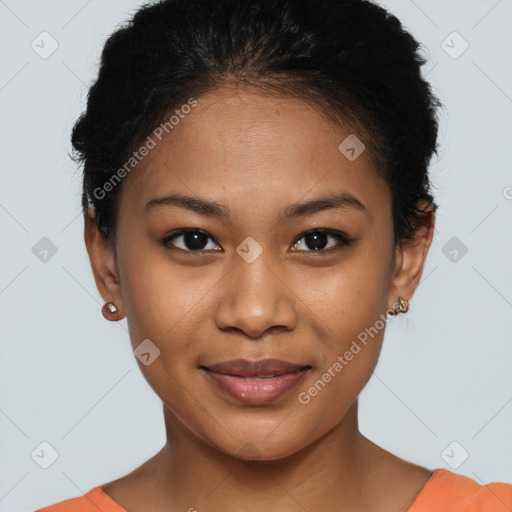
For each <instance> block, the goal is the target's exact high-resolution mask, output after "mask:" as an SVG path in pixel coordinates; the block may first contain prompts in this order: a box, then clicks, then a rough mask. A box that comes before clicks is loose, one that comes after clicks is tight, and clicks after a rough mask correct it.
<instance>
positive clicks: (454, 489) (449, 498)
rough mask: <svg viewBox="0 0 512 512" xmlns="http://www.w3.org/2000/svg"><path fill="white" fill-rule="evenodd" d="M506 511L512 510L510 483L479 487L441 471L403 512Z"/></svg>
mask: <svg viewBox="0 0 512 512" xmlns="http://www.w3.org/2000/svg"><path fill="white" fill-rule="evenodd" d="M433 510H442V511H443V512H509V511H510V510H512V484H508V483H505V482H491V483H489V484H485V485H484V484H480V483H479V482H477V481H476V480H473V479H472V478H469V477H468V476H465V475H459V474H457V473H453V472H452V471H449V470H447V469H444V468H438V469H435V470H434V471H433V473H432V477H431V478H430V480H429V481H428V482H427V483H426V484H425V487H424V488H423V489H422V491H421V492H420V493H419V495H418V496H417V498H416V500H415V501H414V502H413V504H412V506H411V507H410V508H409V509H408V511H407V512H432V511H433Z"/></svg>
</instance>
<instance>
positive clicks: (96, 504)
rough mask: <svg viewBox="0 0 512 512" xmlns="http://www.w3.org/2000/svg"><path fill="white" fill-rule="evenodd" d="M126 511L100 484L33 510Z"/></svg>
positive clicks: (41, 511)
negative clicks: (75, 495)
mask: <svg viewBox="0 0 512 512" xmlns="http://www.w3.org/2000/svg"><path fill="white" fill-rule="evenodd" d="M98 510H101V512H126V510H125V509H124V508H122V507H121V505H119V504H118V503H116V502H115V501H114V500H113V499H112V498H110V497H109V496H108V495H107V494H105V493H104V492H103V489H102V486H101V485H98V486H97V487H94V488H92V489H91V490H90V491H89V492H87V493H85V494H84V495H83V496H79V497H77V498H70V499H67V500H64V501H59V502H58V503H54V504H53V505H48V506H46V507H44V508H40V509H38V510H36V511H35V512H98Z"/></svg>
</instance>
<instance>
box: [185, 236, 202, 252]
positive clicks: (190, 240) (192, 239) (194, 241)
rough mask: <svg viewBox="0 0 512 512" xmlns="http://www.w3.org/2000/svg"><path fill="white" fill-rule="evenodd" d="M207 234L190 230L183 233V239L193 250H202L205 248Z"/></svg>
mask: <svg viewBox="0 0 512 512" xmlns="http://www.w3.org/2000/svg"><path fill="white" fill-rule="evenodd" d="M206 239H207V236H206V235H204V234H203V233H197V232H188V233H185V234H184V235H183V241H184V243H185V245H186V247H187V248H188V249H190V250H191V251H200V250H201V249H204V246H205V243H206Z"/></svg>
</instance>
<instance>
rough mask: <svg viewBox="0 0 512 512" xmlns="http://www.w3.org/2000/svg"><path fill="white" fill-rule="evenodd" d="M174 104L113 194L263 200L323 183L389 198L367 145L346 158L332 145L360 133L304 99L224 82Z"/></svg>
mask: <svg viewBox="0 0 512 512" xmlns="http://www.w3.org/2000/svg"><path fill="white" fill-rule="evenodd" d="M177 110H179V111H180V112H179V114H180V115H179V116H175V119H174V123H175V124H174V125H173V127H172V129H168V130H167V131H168V133H167V131H164V132H163V135H161V136H160V138H161V140H160V138H159V137H155V136H154V135H153V136H152V138H153V140H154V142H155V145H154V147H153V148H152V149H151V150H150V151H149V153H148V154H147V156H145V157H144V158H143V159H142V160H141V162H140V163H139V164H138V165H137V167H136V168H135V169H134V171H133V172H132V174H130V175H129V176H128V178H127V179H126V181H127V183H125V184H124V185H123V189H126V190H124V191H123V194H122V198H121V202H123V200H128V201H130V204H131V205H132V206H134V202H135V203H138V202H139V203H141V202H145V201H148V200H150V199H151V198H152V197H153V196H155V195H161V194H162V193H165V192H167V193H170V192H173V191H179V192H182V193H185V194H187V195H191V192H193V194H194V195H198V196H202V197H206V198H211V199H213V198H215V199H216V200H219V202H220V199H222V200H223V201H222V202H232V201H235V202H236V200H237V199H242V198H244V199H245V200H248V199H250V202H251V203H252V204H255V203H257V202H266V203H268V201H269V198H268V195H269V194H272V195H273V196H274V197H275V198H276V200H279V199H280V198H281V199H283V200H284V199H285V198H288V199H289V200H290V202H294V201H296V200H298V199H299V198H301V197H303V196H307V195H308V194H309V195H315V193H316V192H318V193H320V192H323V193H325V192H326V191H328V192H333V191H351V192H352V193H353V194H354V195H356V196H357V195H358V196H359V198H360V199H361V200H362V202H365V203H368V202H371V203H373V204H375V205H376V206H379V201H380V202H382V203H383V204H382V206H386V203H387V202H388V201H389V199H390V198H389V191H388V189H387V186H385V183H384V182H383V181H382V180H381V178H380V177H379V176H378V174H377V173H376V172H375V168H374V166H373V163H372V160H371V158H370V155H369V154H368V151H366V150H364V151H362V153H360V155H359V156H358V157H357V158H356V159H353V160H351V159H349V158H347V156H346V154H345V153H343V152H342V151H340V144H342V143H343V141H345V140H346V139H347V137H348V138H349V139H348V140H349V141H350V140H352V139H351V137H354V136H356V137H357V139H359V140H361V142H363V143H364V135H363V134H362V133H357V134H356V133H353V132H352V131H351V130H350V128H348V127H345V126H343V125H341V124H335V123H333V122H332V121H330V120H329V119H327V118H326V116H325V115H323V114H322V113H321V112H320V111H319V110H318V108H317V107H315V106H314V105H312V104H311V103H308V102H306V101H302V100H299V99H296V98H292V97H283V96H277V95H275V94H268V95H265V94H262V93H261V92H260V91H254V90H250V89H249V90H248V89H244V88H242V89H241V88H233V87H224V88H219V89H217V90H215V91H212V92H210V93H208V94H205V95H204V96H201V97H200V98H197V105H196V106H195V107H193V108H191V109H189V108H187V109H183V110H180V108H179V107H178V109H177ZM185 112H187V113H185ZM160 131H162V130H160ZM343 147H344V146H343ZM360 149H361V148H356V150H360ZM233 193H234V194H235V195H233ZM317 195H318V194H317ZM123 196H124V199H123ZM139 206H143V205H139Z"/></svg>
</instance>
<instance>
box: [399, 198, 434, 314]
mask: <svg viewBox="0 0 512 512" xmlns="http://www.w3.org/2000/svg"><path fill="white" fill-rule="evenodd" d="M420 209H423V210H424V212H425V213H424V214H423V215H424V216H423V218H422V219H421V220H420V221H419V222H420V223H419V224H418V226H417V228H416V230H415V232H414V234H413V235H412V237H411V238H409V239H407V240H404V241H403V243H402V244H401V245H400V246H397V248H396V253H395V265H394V272H393V276H392V280H391V285H392V286H391V289H390V296H389V302H390V304H391V305H390V306H389V307H390V309H394V308H393V304H396V302H397V300H398V296H401V297H402V298H404V299H407V300H410V299H411V298H412V297H413V295H414V293H415V291H416V288H417V286H418V284H419V282H420V279H421V275H422V273H423V268H424V265H425V261H426V259H427V255H428V251H429V249H430V245H431V244H432V238H433V236H434V227H435V211H434V209H433V208H432V205H431V204H430V203H426V202H423V203H422V204H421V205H420Z"/></svg>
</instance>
